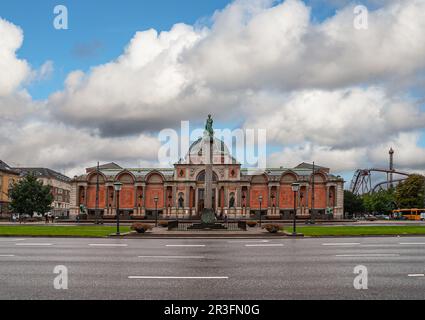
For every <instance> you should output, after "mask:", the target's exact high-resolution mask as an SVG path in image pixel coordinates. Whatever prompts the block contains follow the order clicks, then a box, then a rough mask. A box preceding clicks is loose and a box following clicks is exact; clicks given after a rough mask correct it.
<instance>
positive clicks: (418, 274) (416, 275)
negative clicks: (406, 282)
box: [408, 273, 425, 278]
mask: <svg viewBox="0 0 425 320" xmlns="http://www.w3.org/2000/svg"><path fill="white" fill-rule="evenodd" d="M408 277H412V278H416V277H417V278H419V277H425V274H423V273H416V274H409V275H408Z"/></svg>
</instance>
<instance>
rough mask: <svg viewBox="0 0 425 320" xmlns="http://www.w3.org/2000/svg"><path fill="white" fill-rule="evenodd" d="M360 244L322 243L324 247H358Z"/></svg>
mask: <svg viewBox="0 0 425 320" xmlns="http://www.w3.org/2000/svg"><path fill="white" fill-rule="evenodd" d="M359 244H360V243H357V242H346V243H343V242H334V243H322V246H358V245H359Z"/></svg>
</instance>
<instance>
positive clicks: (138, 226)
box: [131, 223, 153, 233]
mask: <svg viewBox="0 0 425 320" xmlns="http://www.w3.org/2000/svg"><path fill="white" fill-rule="evenodd" d="M152 229H153V227H152V226H151V225H150V224H147V223H133V225H132V226H131V230H133V231H136V232H137V233H146V232H147V231H150V230H152Z"/></svg>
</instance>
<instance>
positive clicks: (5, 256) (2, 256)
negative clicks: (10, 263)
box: [0, 254, 15, 258]
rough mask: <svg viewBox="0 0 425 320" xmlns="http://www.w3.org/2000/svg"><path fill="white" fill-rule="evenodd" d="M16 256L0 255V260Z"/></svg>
mask: <svg viewBox="0 0 425 320" xmlns="http://www.w3.org/2000/svg"><path fill="white" fill-rule="evenodd" d="M14 256H15V255H14V254H0V258H11V257H14Z"/></svg>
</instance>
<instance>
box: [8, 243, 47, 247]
mask: <svg viewBox="0 0 425 320" xmlns="http://www.w3.org/2000/svg"><path fill="white" fill-rule="evenodd" d="M15 245H16V246H21V247H47V246H53V243H15Z"/></svg>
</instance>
